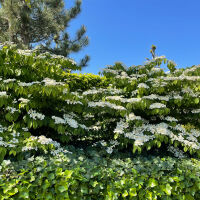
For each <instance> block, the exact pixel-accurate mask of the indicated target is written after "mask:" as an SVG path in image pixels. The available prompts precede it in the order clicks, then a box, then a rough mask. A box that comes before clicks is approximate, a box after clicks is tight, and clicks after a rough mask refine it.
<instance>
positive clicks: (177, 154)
mask: <svg viewBox="0 0 200 200" xmlns="http://www.w3.org/2000/svg"><path fill="white" fill-rule="evenodd" d="M161 64H166V67H168V69H169V72H165V70H164V69H162V68H161V67H160V66H161ZM77 69H79V67H77V66H76V63H75V62H74V61H73V60H70V59H67V58H64V57H61V56H55V55H51V54H48V53H44V54H39V53H38V51H37V50H34V51H24V50H19V49H16V47H15V46H14V45H5V44H4V45H2V46H1V49H0V113H1V115H0V163H1V165H0V172H1V173H0V176H1V179H0V200H1V199H2V200H3V199H13V200H14V199H17V200H18V199H19V200H20V199H59V200H60V199H61V200H62V199H63V200H65V199H78V200H79V199H80V200H81V199H87V200H89V199H91V200H92V199H106V200H114V199H142V200H143V199H189V200H190V199H195V200H196V199H200V195H199V191H200V190H199V189H200V186H199V185H200V181H199V180H200V179H199V172H200V171H199V157H200V143H199V142H200V104H199V101H200V76H199V75H200V66H192V67H190V68H186V69H176V65H175V63H174V62H172V61H170V60H167V59H166V58H165V57H164V56H160V57H156V58H154V59H153V60H149V61H148V62H146V63H145V64H144V65H139V66H132V67H129V68H127V67H125V66H124V65H123V64H122V63H116V64H115V65H114V66H109V67H107V68H105V69H104V70H103V71H102V73H101V76H97V75H92V74H84V75H83V74H79V75H78V74H73V73H71V70H77ZM81 149H82V150H81ZM140 154H141V155H140ZM125 157H126V158H125Z"/></svg>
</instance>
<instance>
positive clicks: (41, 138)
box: [37, 135, 60, 148]
mask: <svg viewBox="0 0 200 200" xmlns="http://www.w3.org/2000/svg"><path fill="white" fill-rule="evenodd" d="M37 141H38V142H39V143H40V144H47V145H48V144H53V145H54V147H57V148H58V147H60V144H59V143H58V142H56V141H53V140H52V139H51V138H47V137H45V136H44V135H41V136H39V137H38V138H37Z"/></svg>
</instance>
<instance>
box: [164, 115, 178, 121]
mask: <svg viewBox="0 0 200 200" xmlns="http://www.w3.org/2000/svg"><path fill="white" fill-rule="evenodd" d="M165 120H167V121H169V122H177V121H178V120H177V119H175V118H174V117H170V116H167V117H165Z"/></svg>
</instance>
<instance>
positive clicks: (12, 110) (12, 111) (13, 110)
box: [6, 106, 19, 113]
mask: <svg viewBox="0 0 200 200" xmlns="http://www.w3.org/2000/svg"><path fill="white" fill-rule="evenodd" d="M6 110H9V111H10V113H14V112H17V111H19V110H18V109H16V108H13V107H10V106H7V107H6Z"/></svg>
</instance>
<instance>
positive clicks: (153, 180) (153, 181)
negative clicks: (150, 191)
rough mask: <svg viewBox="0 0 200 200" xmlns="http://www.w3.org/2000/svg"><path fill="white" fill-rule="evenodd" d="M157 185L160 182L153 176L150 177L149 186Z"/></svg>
mask: <svg viewBox="0 0 200 200" xmlns="http://www.w3.org/2000/svg"><path fill="white" fill-rule="evenodd" d="M157 185H158V182H157V181H156V180H155V179H153V178H150V179H149V182H148V187H152V188H153V187H155V186H157Z"/></svg>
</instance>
